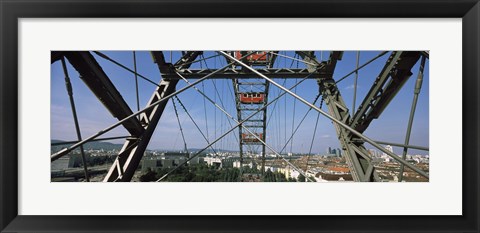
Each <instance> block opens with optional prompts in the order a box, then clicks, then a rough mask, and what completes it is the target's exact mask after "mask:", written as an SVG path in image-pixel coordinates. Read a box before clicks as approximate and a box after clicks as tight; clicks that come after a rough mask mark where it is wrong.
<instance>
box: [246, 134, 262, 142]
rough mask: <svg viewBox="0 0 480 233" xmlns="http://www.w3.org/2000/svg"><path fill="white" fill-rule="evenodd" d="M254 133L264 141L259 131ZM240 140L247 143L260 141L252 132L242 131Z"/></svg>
mask: <svg viewBox="0 0 480 233" xmlns="http://www.w3.org/2000/svg"><path fill="white" fill-rule="evenodd" d="M255 135H257V136H258V137H259V138H260V139H262V141H264V139H263V134H261V133H256V134H255ZM242 142H246V143H249V142H260V140H258V139H257V138H256V137H255V136H253V135H252V134H246V133H242Z"/></svg>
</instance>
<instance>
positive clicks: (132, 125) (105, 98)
mask: <svg viewBox="0 0 480 233" xmlns="http://www.w3.org/2000/svg"><path fill="white" fill-rule="evenodd" d="M63 54H64V56H65V57H66V58H67V59H68V61H69V62H70V64H71V65H72V66H73V67H74V68H75V69H76V70H77V71H78V73H79V74H80V78H81V79H82V80H83V82H85V84H86V85H87V86H88V87H89V88H90V90H91V91H92V92H93V93H94V94H95V95H96V96H97V98H98V99H99V100H100V102H102V104H103V105H104V106H105V107H106V108H107V109H108V111H109V112H110V113H111V114H112V115H113V116H114V117H115V118H117V119H118V120H122V119H124V118H126V117H128V116H130V115H132V114H133V112H132V110H131V109H130V107H129V106H128V105H127V103H126V102H125V100H124V99H123V97H122V96H121V95H120V93H119V92H118V91H117V89H116V88H115V86H114V85H113V83H112V82H111V81H110V79H109V78H108V76H107V75H106V74H105V72H104V71H103V69H102V67H100V65H99V64H98V63H97V61H96V60H95V58H94V57H93V56H92V54H90V52H63ZM122 125H123V126H124V127H125V129H127V131H128V132H129V133H130V134H131V135H132V136H138V135H141V134H142V133H143V131H144V129H143V127H142V125H141V124H140V122H139V121H138V119H136V118H130V119H129V120H127V121H125V122H123V123H122Z"/></svg>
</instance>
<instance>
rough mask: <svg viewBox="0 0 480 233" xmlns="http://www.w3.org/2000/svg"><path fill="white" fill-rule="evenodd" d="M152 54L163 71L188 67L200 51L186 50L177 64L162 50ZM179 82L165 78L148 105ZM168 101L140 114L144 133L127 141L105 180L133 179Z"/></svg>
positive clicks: (168, 93) (172, 89) (171, 89)
mask: <svg viewBox="0 0 480 233" xmlns="http://www.w3.org/2000/svg"><path fill="white" fill-rule="evenodd" d="M151 54H152V57H153V59H154V60H155V62H156V63H157V65H158V67H159V69H160V71H161V69H165V67H169V69H170V68H172V67H178V68H182V67H186V68H188V66H189V65H185V66H184V65H182V64H183V63H187V62H189V64H191V63H190V62H192V61H193V60H195V59H196V57H197V56H198V55H199V54H200V52H185V53H184V55H183V57H182V58H181V59H180V60H179V61H178V62H177V63H176V64H175V66H171V65H170V64H169V63H165V59H164V57H163V53H162V52H151ZM162 58H163V59H162ZM177 83H178V79H174V80H169V79H163V80H162V81H161V82H160V84H159V86H158V87H157V88H156V90H155V91H154V93H153V95H152V97H151V98H150V100H149V101H148V103H147V107H148V106H151V105H153V104H154V103H157V102H158V101H160V100H161V99H163V98H165V97H167V96H170V95H171V94H172V93H174V92H175V87H176V85H177ZM167 103H168V100H167V101H163V102H161V103H160V104H158V105H156V106H155V107H153V108H148V109H147V110H146V111H144V112H142V113H141V114H140V122H141V124H142V126H143V127H144V128H145V131H144V133H143V134H142V135H140V136H139V137H138V138H133V139H130V140H127V141H126V142H125V144H124V145H123V147H122V150H121V151H120V153H119V155H118V156H117V159H116V160H115V162H114V163H113V165H112V167H111V168H110V170H109V171H108V173H107V175H106V176H105V178H104V182H128V181H130V180H131V179H132V177H133V175H134V173H135V170H137V168H138V165H139V163H140V161H141V159H142V157H143V155H144V153H145V149H146V148H147V146H148V143H149V142H150V139H151V137H152V134H153V132H154V131H155V128H156V127H157V124H158V122H159V120H160V118H161V116H162V114H163V111H164V110H165V107H166V105H167Z"/></svg>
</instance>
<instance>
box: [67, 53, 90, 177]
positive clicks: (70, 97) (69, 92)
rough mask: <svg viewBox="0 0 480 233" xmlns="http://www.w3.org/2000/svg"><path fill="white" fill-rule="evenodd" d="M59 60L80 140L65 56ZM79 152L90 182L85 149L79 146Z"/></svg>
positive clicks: (78, 135)
mask: <svg viewBox="0 0 480 233" xmlns="http://www.w3.org/2000/svg"><path fill="white" fill-rule="evenodd" d="M61 61H62V68H63V74H64V75H65V86H66V87H67V92H68V97H69V100H70V107H71V109H72V115H73V121H74V123H75V131H76V132H77V139H78V140H79V141H81V140H82V134H81V132H80V125H79V123H78V117H77V110H76V108H75V101H74V99H73V87H72V83H71V82H70V77H69V76H68V70H67V65H66V64H65V58H64V57H62V59H61ZM80 154H81V155H82V162H83V172H84V174H85V180H86V181H87V182H90V175H89V174H88V167H87V158H86V157H85V151H84V150H83V146H81V147H80Z"/></svg>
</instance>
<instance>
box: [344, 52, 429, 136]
mask: <svg viewBox="0 0 480 233" xmlns="http://www.w3.org/2000/svg"><path fill="white" fill-rule="evenodd" d="M420 55H421V52H418V51H414V52H392V54H391V55H390V57H389V58H388V60H387V62H386V64H385V66H384V68H383V69H382V71H381V72H380V74H379V76H378V77H377V78H376V80H375V82H374V83H373V85H372V87H371V88H370V91H369V92H368V94H367V96H366V97H365V99H364V100H363V101H362V103H361V104H360V106H359V107H358V110H357V112H355V114H354V115H353V117H352V121H351V122H349V124H350V127H352V128H354V129H355V130H357V131H358V132H360V133H362V132H364V131H365V130H366V129H367V127H368V126H369V125H370V123H371V122H372V120H374V119H377V118H378V117H379V116H380V115H381V114H382V112H383V110H385V108H386V107H387V106H388V104H389V103H390V101H391V100H392V99H393V97H395V95H396V94H397V93H398V91H399V90H400V89H401V88H402V86H403V85H404V84H405V82H406V81H407V80H408V78H410V76H411V75H412V72H411V69H412V67H413V66H414V65H415V63H417V61H418V59H419V58H420Z"/></svg>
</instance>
